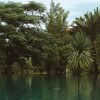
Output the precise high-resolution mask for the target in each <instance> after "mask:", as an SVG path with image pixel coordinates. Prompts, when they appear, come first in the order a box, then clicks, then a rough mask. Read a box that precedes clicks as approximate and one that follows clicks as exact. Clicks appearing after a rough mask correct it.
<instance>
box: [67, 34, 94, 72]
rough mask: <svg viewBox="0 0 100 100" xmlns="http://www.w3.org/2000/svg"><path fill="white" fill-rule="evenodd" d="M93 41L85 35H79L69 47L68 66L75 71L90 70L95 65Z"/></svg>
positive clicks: (76, 35)
mask: <svg viewBox="0 0 100 100" xmlns="http://www.w3.org/2000/svg"><path fill="white" fill-rule="evenodd" d="M91 47H92V46H91V41H90V39H89V37H87V36H86V35H85V34H84V33H77V34H75V36H74V37H73V38H72V41H71V43H70V45H69V46H68V66H69V68H71V69H72V70H73V71H75V73H76V72H78V73H79V72H80V71H81V70H86V69H89V68H90V67H91V65H92V63H93V58H92V55H91Z"/></svg>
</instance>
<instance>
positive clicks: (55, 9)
mask: <svg viewBox="0 0 100 100" xmlns="http://www.w3.org/2000/svg"><path fill="white" fill-rule="evenodd" d="M68 14H69V12H68V11H67V12H66V11H65V10H64V9H63V8H62V7H60V4H59V3H58V4H57V5H55V3H54V2H53V0H52V1H51V5H50V11H49V12H47V22H46V29H47V31H48V32H49V33H52V34H57V35H61V34H62V31H63V29H64V28H65V27H67V24H68V23H67V20H66V19H67V17H68Z"/></svg>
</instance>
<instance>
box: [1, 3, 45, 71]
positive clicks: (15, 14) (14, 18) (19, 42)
mask: <svg viewBox="0 0 100 100" xmlns="http://www.w3.org/2000/svg"><path fill="white" fill-rule="evenodd" d="M44 11H45V6H44V5H43V4H41V3H36V2H29V3H28V4H21V3H15V2H8V3H0V33H2V35H3V36H4V38H3V40H4V41H5V39H8V40H9V41H8V42H6V43H5V45H4V46H5V47H6V49H5V52H6V57H7V60H6V62H7V73H10V71H11V67H12V64H13V63H14V62H15V61H17V59H18V58H19V57H21V56H22V57H26V58H28V57H30V56H32V54H33V50H34V47H33V45H32V44H31V43H30V41H31V39H32V38H30V37H34V35H36V34H37V33H40V32H41V28H40V25H41V23H43V22H44V18H45V16H44V14H43V13H44ZM33 40H34V39H33Z"/></svg>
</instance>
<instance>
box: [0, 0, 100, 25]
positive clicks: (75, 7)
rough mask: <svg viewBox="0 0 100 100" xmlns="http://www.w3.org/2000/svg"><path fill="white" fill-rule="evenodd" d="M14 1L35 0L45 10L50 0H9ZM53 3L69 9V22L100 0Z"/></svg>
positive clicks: (59, 1)
mask: <svg viewBox="0 0 100 100" xmlns="http://www.w3.org/2000/svg"><path fill="white" fill-rule="evenodd" d="M7 1H8V0H0V2H7ZM10 1H14V2H22V3H28V2H29V1H36V2H41V3H43V4H44V5H45V6H46V7H47V10H49V8H50V2H51V0H10ZM53 1H54V2H55V4H57V3H60V5H61V7H63V8H64V9H65V10H66V11H69V12H70V14H69V16H68V22H69V24H71V23H72V21H74V19H75V18H76V17H80V16H83V15H84V14H85V13H86V12H89V11H92V12H93V10H94V9H95V8H96V7H99V6H100V0H53Z"/></svg>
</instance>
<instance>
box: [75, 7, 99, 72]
mask: <svg viewBox="0 0 100 100" xmlns="http://www.w3.org/2000/svg"><path fill="white" fill-rule="evenodd" d="M75 23H76V25H77V27H78V28H79V29H80V31H82V32H84V33H86V34H88V36H89V37H90V39H91V42H92V44H93V48H92V50H93V54H94V63H93V67H94V71H95V73H98V65H97V60H96V59H97V57H96V54H97V52H96V47H97V46H96V38H97V37H98V34H99V33H100V13H99V10H98V8H97V9H96V10H94V13H91V12H88V13H87V14H84V17H80V18H76V21H75Z"/></svg>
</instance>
